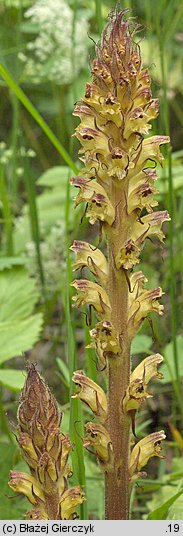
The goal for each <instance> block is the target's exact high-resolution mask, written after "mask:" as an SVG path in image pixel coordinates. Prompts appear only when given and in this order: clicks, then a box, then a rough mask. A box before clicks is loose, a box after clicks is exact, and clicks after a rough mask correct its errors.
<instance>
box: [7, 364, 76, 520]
mask: <svg viewBox="0 0 183 536" xmlns="http://www.w3.org/2000/svg"><path fill="white" fill-rule="evenodd" d="M61 417H62V415H61V414H60V412H59V410H58V406H57V402H56V400H55V398H54V396H53V395H52V393H51V391H50V389H49V388H48V386H47V385H46V383H45V382H44V381H43V379H42V378H41V376H40V375H39V373H38V372H37V370H36V367H35V366H34V365H33V364H31V365H30V367H29V371H28V375H27V379H26V382H25V386H24V388H23V391H22V395H21V400H20V405H19V409H18V437H17V440H18V444H19V446H20V448H21V451H22V454H23V457H24V459H25V461H26V462H27V464H28V466H29V468H30V472H31V474H26V473H20V472H16V471H12V472H11V480H10V482H9V485H10V487H11V488H12V489H13V490H14V491H17V492H20V493H23V494H24V495H25V496H26V497H27V498H28V500H29V501H30V503H31V504H32V505H33V509H32V510H31V511H30V512H28V514H27V515H28V518H29V519H74V517H75V516H76V508H77V506H78V505H79V504H81V503H82V502H83V501H84V500H85V499H84V495H83V492H82V490H81V489H80V487H79V486H77V487H75V488H70V489H68V476H69V474H70V473H71V468H70V466H69V464H68V457H69V453H70V451H71V449H72V445H71V444H70V440H69V437H68V436H67V435H64V434H62V432H61V431H60V424H61Z"/></svg>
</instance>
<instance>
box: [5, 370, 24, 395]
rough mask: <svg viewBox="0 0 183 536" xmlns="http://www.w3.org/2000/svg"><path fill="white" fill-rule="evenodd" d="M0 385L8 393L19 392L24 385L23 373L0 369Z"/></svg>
mask: <svg viewBox="0 0 183 536" xmlns="http://www.w3.org/2000/svg"><path fill="white" fill-rule="evenodd" d="M0 383H1V384H2V385H3V387H6V388H7V389H10V391H20V390H21V389H22V388H23V385H24V383H25V373H24V372H23V371H21V370H15V369H0Z"/></svg>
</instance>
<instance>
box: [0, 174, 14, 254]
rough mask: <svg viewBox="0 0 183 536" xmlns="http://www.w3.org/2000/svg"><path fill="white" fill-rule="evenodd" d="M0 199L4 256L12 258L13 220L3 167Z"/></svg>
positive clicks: (0, 176)
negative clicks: (3, 231) (4, 245)
mask: <svg viewBox="0 0 183 536" xmlns="http://www.w3.org/2000/svg"><path fill="white" fill-rule="evenodd" d="M0 198H1V203H2V215H3V223H4V229H5V236H6V254H7V256H10V257H11V256H13V220H12V215H11V210H10V205H9V199H8V193H7V186H6V180H5V176H4V170H3V167H0Z"/></svg>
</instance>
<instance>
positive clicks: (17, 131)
mask: <svg viewBox="0 0 183 536" xmlns="http://www.w3.org/2000/svg"><path fill="white" fill-rule="evenodd" d="M114 7H115V2H113V1H112V0H111V1H110V0H106V1H102V2H100V1H97V0H96V1H94V0H93V1H92V0H73V1H72V0H71V1H66V0H54V1H53V0H37V1H34V2H33V1H31V0H30V1H29V0H0V63H1V65H2V66H3V68H1V70H0V74H1V75H2V76H1V77H0V241H1V247H0V341H1V344H0V431H1V435H0V460H1V462H0V463H1V471H0V518H1V519H21V518H22V517H23V516H24V514H25V511H26V509H28V503H26V500H25V499H22V498H21V497H18V498H17V497H16V496H15V497H13V498H9V497H8V496H11V497H12V492H11V490H10V489H9V488H8V484H7V482H8V479H9V471H10V469H12V468H13V467H14V468H16V469H17V470H26V466H25V464H24V462H23V461H22V459H21V455H20V452H19V450H18V447H17V444H16V439H15V433H16V428H15V427H16V411H17V406H18V400H19V396H20V389H21V388H22V386H23V382H24V379H25V372H24V371H25V370H26V360H27V358H28V359H29V360H31V361H33V362H36V363H37V367H38V370H39V371H40V372H41V373H42V374H43V376H44V378H45V379H46V381H47V382H48V384H49V386H50V387H51V390H52V392H53V393H54V395H55V396H56V398H57V400H58V402H59V404H60V405H61V408H62V410H63V411H64V417H63V426H62V429H63V431H64V432H66V431H69V430H70V434H71V438H72V440H73V441H74V443H75V445H76V447H75V451H74V453H73V456H72V463H73V469H74V476H73V477H72V481H71V483H73V482H74V483H75V482H77V483H78V482H79V481H80V483H81V485H83V486H84V489H85V490H86V492H87V497H88V501H87V503H85V505H84V506H82V507H81V511H80V515H81V517H83V518H84V519H86V518H87V517H86V516H88V518H90V519H92V518H94V519H103V518H104V500H103V476H102V475H101V472H100V469H99V467H98V465H97V462H96V460H95V457H94V456H91V455H90V454H88V453H85V454H84V457H83V452H82V447H81V439H80V437H79V436H80V435H81V436H82V434H83V425H84V422H85V421H86V416H87V413H88V410H87V413H86V411H85V410H84V411H83V409H81V407H80V405H79V403H76V401H73V403H72V404H71V405H70V393H71V388H70V380H71V377H72V372H73V370H74V369H76V368H79V369H82V368H83V369H85V371H86V372H87V373H88V374H89V375H90V377H92V378H93V379H94V380H96V381H97V380H99V382H101V384H102V385H103V387H104V388H105V386H106V378H105V374H98V373H97V371H96V357H95V354H94V353H93V351H92V350H91V349H85V346H86V345H87V344H88V343H89V331H88V328H87V326H86V319H85V315H84V314H81V313H79V312H76V311H75V310H73V309H72V308H71V305H70V303H71V296H72V287H71V286H70V283H71V281H72V278H73V274H72V268H71V262H72V255H71V253H70V251H69V246H70V245H71V244H72V241H73V239H74V238H75V239H76V238H79V239H89V240H92V241H93V243H96V244H97V242H98V228H97V226H96V227H94V228H92V229H91V228H90V227H89V225H88V222H87V220H86V219H85V218H84V219H83V220H82V223H80V222H81V216H82V215H83V212H84V207H83V209H81V208H80V209H77V210H74V209H73V207H74V203H73V198H74V195H75V192H74V191H73V190H74V188H70V187H69V178H70V177H71V176H73V175H75V174H76V167H77V168H79V167H80V165H81V163H79V160H78V156H77V152H78V148H79V145H78V142H77V140H76V139H75V138H74V137H73V132H74V128H75V126H76V125H77V119H76V118H75V117H73V116H72V112H73V109H74V103H76V102H77V101H78V100H79V99H80V98H81V97H82V96H83V95H84V88H85V84H86V82H87V81H89V80H90V79H91V75H90V68H89V64H90V62H91V61H92V58H93V57H94V50H95V43H96V42H97V41H98V40H99V36H100V34H101V31H102V29H103V27H104V25H105V23H106V22H107V18H108V13H109V12H110V10H111V9H112V8H114ZM121 8H129V16H133V17H137V18H138V21H139V22H140V23H141V24H142V32H141V33H139V34H138V41H139V43H140V46H141V54H142V60H143V64H144V66H148V67H149V70H150V75H151V78H152V93H153V97H157V98H159V102H160V115H159V117H158V120H156V121H154V124H153V125H152V131H151V132H152V133H155V134H156V133H158V134H169V133H170V136H171V149H170V148H166V149H164V157H165V161H164V166H163V168H162V169H161V168H160V169H159V180H158V188H159V194H158V201H159V207H160V209H161V210H164V209H168V210H169V212H170V214H171V216H172V220H171V223H169V224H167V226H166V235H167V238H166V242H165V244H164V245H162V246H161V245H159V244H158V243H156V242H150V241H149V242H148V243H147V244H146V246H145V248H144V250H143V255H142V263H141V265H140V266H141V268H142V270H143V271H144V272H145V274H146V276H147V278H148V285H149V287H154V286H158V285H161V286H162V288H163V291H164V292H165V295H164V297H163V304H164V306H165V314H164V316H163V317H162V318H161V319H159V318H157V317H155V315H154V316H153V315H152V323H151V324H149V323H148V322H147V321H146V322H145V323H144V325H143V327H142V329H141V330H140V332H139V334H138V335H137V337H136V339H135V341H134V343H133V348H132V366H134V365H135V364H136V363H138V362H139V361H140V360H141V359H142V358H145V357H146V356H147V355H150V354H151V353H156V352H160V353H162V355H163V356H164V359H165V362H164V364H163V366H162V368H161V370H162V372H163V374H164V379H163V380H161V381H159V382H154V384H153V385H152V387H151V392H153V394H154V396H153V398H152V399H151V398H150V399H149V400H148V402H147V403H145V404H144V405H143V407H142V410H141V411H140V413H139V415H138V418H137V433H138V435H139V436H140V437H143V436H145V435H147V434H148V433H151V432H153V431H155V430H161V429H162V428H164V429H165V431H166V434H167V442H166V460H158V461H157V460H156V459H155V460H153V461H151V462H150V463H149V464H148V468H147V471H148V477H147V478H146V479H145V480H143V481H139V483H138V485H135V486H134V489H133V493H132V501H131V509H132V514H131V515H132V519H143V518H144V519H146V518H147V516H148V515H149V513H150V512H154V511H156V509H157V508H158V507H159V506H160V505H161V506H162V505H165V506H164V512H165V513H164V514H160V515H164V516H165V518H168V519H183V495H180V496H179V498H177V499H176V498H175V496H176V497H177V495H176V494H177V493H178V492H179V491H181V486H182V477H183V458H182V453H183V405H182V390H181V389H182V385H181V383H182V376H183V331H182V324H183V320H182V319H183V314H182V311H183V278H182V274H183V144H182V139H183V136H182V133H183V30H182V28H183V2H180V0H153V2H152V1H151V0H141V1H140V2H138V1H137V0H136V1H135V0H134V1H133V0H131V1H130V0H127V1H124V2H121ZM4 68H5V70H4ZM21 90H22V91H21ZM27 98H28V100H27ZM83 313H84V311H83ZM94 320H95V319H94V316H93V323H94ZM76 421H79V422H77V425H76ZM170 498H173V499H172V502H171V503H170V502H169V503H168V502H167V501H169V499H170ZM166 505H167V506H166ZM151 515H152V514H151ZM154 516H155V517H154V518H155V519H156V518H157V517H156V516H157V514H156V513H155V514H154Z"/></svg>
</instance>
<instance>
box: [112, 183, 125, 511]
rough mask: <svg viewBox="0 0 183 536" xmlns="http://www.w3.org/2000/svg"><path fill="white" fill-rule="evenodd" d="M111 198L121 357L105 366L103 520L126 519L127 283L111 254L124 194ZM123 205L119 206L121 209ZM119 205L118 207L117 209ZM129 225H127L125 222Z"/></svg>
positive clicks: (118, 236)
mask: <svg viewBox="0 0 183 536" xmlns="http://www.w3.org/2000/svg"><path fill="white" fill-rule="evenodd" d="M112 194H113V199H114V202H115V206H118V207H119V210H117V221H116V226H114V228H113V229H112V228H111V230H110V231H109V233H108V260H109V287H108V295H109V299H110V303H111V307H112V318H111V320H112V324H113V326H114V328H115V329H116V330H117V331H118V334H119V335H120V340H121V355H120V356H119V358H118V359H117V361H116V362H115V361H114V360H111V361H110V360H109V366H108V395H109V410H108V422H107V426H108V430H109V433H110V437H111V440H112V444H113V448H114V470H113V471H112V472H110V473H107V474H106V519H128V518H129V474H128V462H129V450H130V419H129V417H128V416H127V415H126V414H124V413H123V411H122V399H123V397H124V394H125V391H126V388H127V386H128V384H129V378H130V344H129V341H128V331H127V317H128V293H129V289H128V283H127V279H126V276H125V272H124V270H123V269H120V270H116V268H115V263H114V251H115V250H116V246H117V242H118V244H119V240H120V242H121V240H123V238H124V239H125V234H126V229H127V227H126V223H127V219H128V218H127V216H126V214H125V210H126V209H125V207H126V202H125V197H126V196H125V192H124V191H123V193H122V192H120V199H119V189H118V190H117V189H116V191H114V186H113V192H112ZM122 204H123V206H122ZM120 205H121V206H120ZM128 223H129V222H128Z"/></svg>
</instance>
